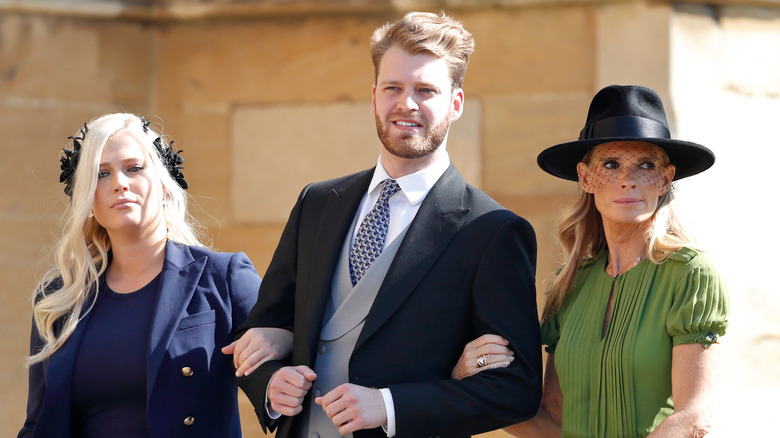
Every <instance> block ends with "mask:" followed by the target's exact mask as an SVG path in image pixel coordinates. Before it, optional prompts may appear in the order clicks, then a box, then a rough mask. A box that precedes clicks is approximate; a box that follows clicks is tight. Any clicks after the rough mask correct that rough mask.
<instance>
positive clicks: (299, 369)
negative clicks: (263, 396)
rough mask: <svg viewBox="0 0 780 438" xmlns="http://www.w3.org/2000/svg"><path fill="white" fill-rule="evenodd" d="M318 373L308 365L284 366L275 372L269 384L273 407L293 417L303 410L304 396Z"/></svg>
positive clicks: (269, 397)
mask: <svg viewBox="0 0 780 438" xmlns="http://www.w3.org/2000/svg"><path fill="white" fill-rule="evenodd" d="M316 379H317V374H315V373H314V371H312V370H311V368H309V367H307V366H306V365H298V366H296V367H284V368H281V369H279V371H277V372H275V373H274V375H273V376H272V377H271V381H270V383H269V384H268V401H269V402H270V403H271V409H273V410H274V411H276V412H278V413H280V414H282V415H287V416H288V417H291V416H293V415H296V414H298V413H300V412H301V411H302V410H303V406H302V405H303V398H304V397H305V396H306V393H307V392H309V388H311V382H313V381H315V380H316Z"/></svg>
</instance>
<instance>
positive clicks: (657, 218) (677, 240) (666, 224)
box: [542, 149, 694, 321]
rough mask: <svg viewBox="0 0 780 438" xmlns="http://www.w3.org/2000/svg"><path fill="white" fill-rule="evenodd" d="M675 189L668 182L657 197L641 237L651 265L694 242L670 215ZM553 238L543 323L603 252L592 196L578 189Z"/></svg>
mask: <svg viewBox="0 0 780 438" xmlns="http://www.w3.org/2000/svg"><path fill="white" fill-rule="evenodd" d="M592 150H593V149H591V151H592ZM589 159H590V153H588V154H587V155H586V156H585V158H583V162H585V163H587V162H588V160H589ZM675 189H676V184H675V183H672V184H671V186H670V188H669V189H668V190H667V191H666V193H664V194H663V195H661V196H660V197H659V198H658V206H656V209H655V212H653V215H652V217H651V218H650V219H649V220H650V226H649V227H648V228H647V234H646V236H645V238H646V242H647V252H646V256H647V258H648V259H650V261H652V262H653V263H662V262H663V261H664V260H666V258H667V257H668V256H669V255H670V254H672V253H673V252H675V251H677V250H678V249H680V248H682V247H683V246H692V245H693V243H694V239H693V237H692V236H691V235H690V234H689V233H688V232H687V231H686V230H685V228H684V227H683V226H682V223H681V222H680V220H679V218H678V217H677V215H676V214H675V213H674V208H673V206H672V205H673V201H674V190H675ZM556 237H557V241H558V245H559V246H560V248H561V251H562V255H563V265H562V267H561V269H560V270H559V271H558V272H557V274H556V275H555V277H554V278H553V279H552V281H551V283H550V286H549V287H548V288H547V293H546V295H547V299H546V300H545V303H544V310H543V311H542V320H543V321H544V320H546V319H547V318H549V317H550V316H552V315H553V314H555V313H557V312H558V311H559V310H560V309H561V305H562V304H563V301H564V299H565V298H566V295H567V294H568V293H569V292H570V290H571V288H572V285H573V284H574V280H575V278H576V277H577V272H578V271H579V268H580V264H581V262H582V261H584V260H587V259H591V258H593V257H595V256H596V255H597V254H598V253H599V252H601V251H604V250H606V249H607V239H606V236H605V234H604V225H603V223H602V221H601V214H600V213H599V211H598V210H597V209H596V202H595V200H594V197H593V194H592V193H588V192H586V191H585V190H583V189H582V187H580V190H579V197H578V198H577V200H576V201H575V202H574V203H573V204H572V205H570V206H569V207H568V208H566V209H565V210H564V211H563V213H562V215H561V218H560V220H559V222H558V234H557V236H556Z"/></svg>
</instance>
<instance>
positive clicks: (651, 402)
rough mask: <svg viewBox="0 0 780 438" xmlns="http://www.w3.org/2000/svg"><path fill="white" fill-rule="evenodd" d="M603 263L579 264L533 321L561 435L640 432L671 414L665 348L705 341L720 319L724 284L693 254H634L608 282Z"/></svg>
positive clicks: (723, 318)
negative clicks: (561, 293)
mask: <svg viewBox="0 0 780 438" xmlns="http://www.w3.org/2000/svg"><path fill="white" fill-rule="evenodd" d="M606 266H607V252H602V253H600V254H599V255H598V256H596V257H595V258H593V259H591V260H588V261H585V262H584V263H583V264H582V266H581V268H580V272H579V273H578V274H577V278H576V280H575V288H574V289H573V291H572V292H570V294H569V295H568V296H567V297H566V299H565V300H564V303H563V306H562V308H561V310H560V312H558V313H557V314H555V315H553V316H551V317H550V318H548V320H547V321H545V322H544V324H543V326H542V343H543V344H545V345H548V351H550V352H554V353H555V369H556V371H557V372H558V378H559V381H560V385H561V391H562V393H563V433H562V437H617V438H629V437H644V436H647V435H648V434H649V433H650V432H652V431H653V429H655V428H656V427H657V426H658V425H659V424H660V423H661V421H663V420H664V419H665V418H666V417H668V416H669V415H671V414H672V412H673V411H674V404H673V402H672V381H671V368H672V347H673V346H675V345H680V344H689V343H701V344H702V345H704V346H705V347H709V346H710V345H712V343H713V342H717V340H718V337H719V336H722V335H723V334H725V331H726V326H727V324H728V296H727V293H726V287H725V284H724V282H723V280H722V279H721V276H720V274H719V273H718V271H717V270H716V269H715V267H714V266H713V265H712V263H711V261H710V259H709V258H708V257H706V256H705V255H703V254H701V253H700V252H697V251H696V250H693V249H690V248H682V249H680V250H678V251H676V252H675V253H674V254H672V255H670V256H669V257H668V258H667V260H666V261H665V262H663V263H661V264H660V265H657V264H654V263H653V262H651V261H650V260H644V261H642V262H641V263H639V264H638V265H636V266H634V267H633V268H631V269H630V270H628V271H626V272H624V273H622V274H620V275H618V276H617V277H616V278H612V277H610V276H609V275H607V273H606ZM613 283H614V297H613V310H612V317H611V320H610V323H609V327H608V329H607V332H606V334H605V336H604V339H603V340H602V339H601V332H602V328H603V323H604V314H605V312H606V308H607V302H608V300H609V295H610V290H611V289H612V287H613Z"/></svg>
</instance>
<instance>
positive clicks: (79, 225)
mask: <svg viewBox="0 0 780 438" xmlns="http://www.w3.org/2000/svg"><path fill="white" fill-rule="evenodd" d="M86 127H87V129H86V131H87V132H86V134H85V135H84V139H83V140H82V141H81V151H80V154H79V159H78V166H77V167H76V171H75V174H74V175H73V181H72V189H73V191H72V196H71V199H70V203H69V205H68V207H67V208H66V210H65V214H64V215H63V219H64V223H63V225H62V231H61V236H60V238H59V239H58V241H57V244H56V246H55V249H54V267H53V268H52V269H51V270H49V271H48V272H47V273H46V274H45V275H44V276H43V278H42V279H41V281H40V282H39V283H38V285H37V286H36V288H35V290H34V291H33V303H34V304H33V319H34V323H35V327H36V328H37V330H38V333H39V336H40V337H41V339H42V340H43V344H42V345H41V348H40V350H39V351H37V352H35V353H34V354H31V355H30V356H29V357H28V358H27V366H30V365H32V364H35V363H37V362H41V361H43V360H46V359H47V358H49V357H50V356H51V355H52V354H53V353H54V352H55V351H57V350H58V349H59V348H60V347H61V346H62V345H63V344H64V343H65V341H67V340H68V338H69V337H70V335H71V334H72V333H73V331H74V330H75V329H76V326H77V325H78V322H79V321H80V319H81V318H83V316H84V315H86V314H87V313H88V312H89V310H90V309H91V308H92V305H93V304H94V302H95V299H96V297H97V285H98V281H99V279H100V276H101V275H103V273H104V272H105V271H106V268H107V267H108V262H109V258H108V253H109V250H110V249H111V241H110V240H109V236H108V233H107V232H106V230H105V228H103V227H102V226H101V225H100V224H98V222H97V221H96V220H95V218H94V217H91V211H92V205H93V202H94V199H95V189H96V188H97V179H98V170H99V166H100V158H101V155H102V153H103V149H104V148H105V145H106V143H107V142H108V141H109V139H110V138H111V136H112V135H114V134H116V133H117V132H120V131H121V132H127V133H129V134H130V135H132V136H133V137H134V138H135V139H137V140H138V142H139V143H140V144H141V145H142V147H143V148H144V150H145V151H146V153H147V154H148V156H149V157H151V163H152V166H153V167H154V169H155V171H156V173H157V175H158V176H159V178H160V182H161V183H162V186H163V187H164V189H165V190H164V193H165V195H164V196H165V200H166V202H164V203H163V216H164V218H165V225H166V227H167V230H168V231H167V238H168V239H170V240H173V241H175V242H179V243H183V244H187V245H197V246H203V244H202V243H201V240H200V236H201V235H202V230H201V228H200V227H199V226H197V224H196V223H195V221H194V219H193V218H192V217H191V216H190V215H189V213H188V212H187V204H188V195H187V194H186V193H185V192H184V189H182V188H181V187H180V186H179V185H178V184H177V183H176V181H175V180H174V179H173V178H172V177H171V176H170V174H169V172H168V169H167V168H166V167H165V165H164V164H163V162H162V160H161V159H160V155H159V153H158V152H157V150H156V147H155V146H154V141H155V140H156V139H157V138H158V137H160V134H158V133H157V132H155V131H154V130H153V129H151V127H147V126H145V123H144V122H143V121H142V119H141V118H139V117H138V116H136V115H133V114H124V113H116V114H106V115H103V116H101V117H98V118H95V119H93V120H92V121H90V122H89V123H88V124H87V125H86ZM163 144H165V142H163ZM90 297H91V299H89V298H90Z"/></svg>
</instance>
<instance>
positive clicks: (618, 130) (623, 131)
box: [580, 116, 671, 140]
mask: <svg viewBox="0 0 780 438" xmlns="http://www.w3.org/2000/svg"><path fill="white" fill-rule="evenodd" d="M611 137H634V138H667V139H668V138H671V134H670V133H669V128H667V127H666V125H665V124H663V123H660V122H657V121H655V120H652V119H647V118H644V117H636V116H620V117H610V118H608V119H603V120H599V121H598V122H594V123H589V124H587V125H585V127H584V128H583V129H582V131H580V140H589V139H594V138H611Z"/></svg>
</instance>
